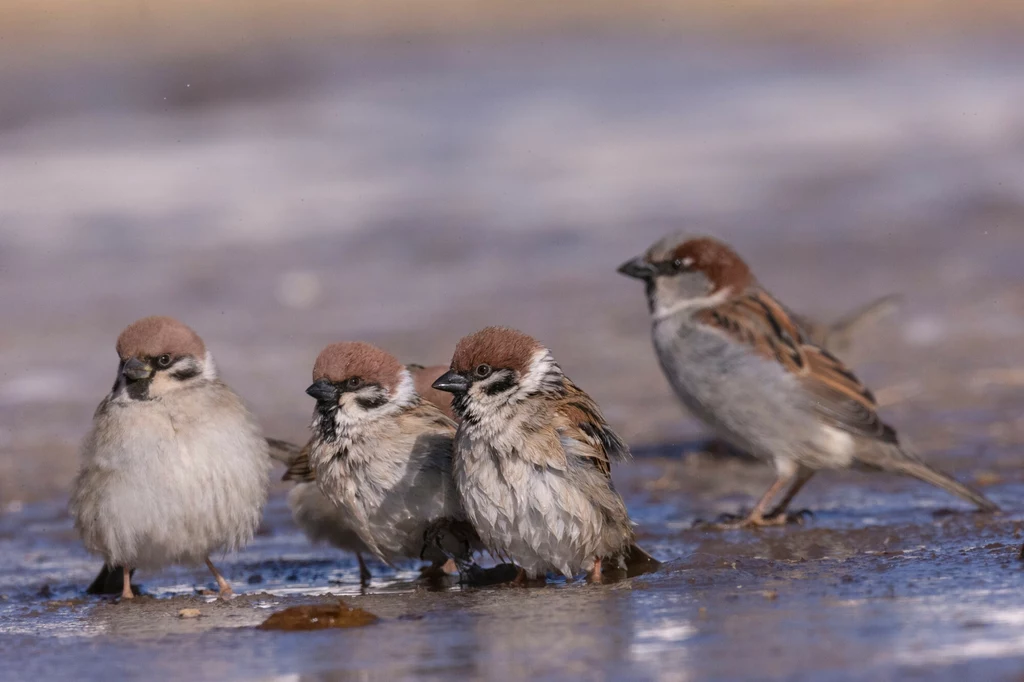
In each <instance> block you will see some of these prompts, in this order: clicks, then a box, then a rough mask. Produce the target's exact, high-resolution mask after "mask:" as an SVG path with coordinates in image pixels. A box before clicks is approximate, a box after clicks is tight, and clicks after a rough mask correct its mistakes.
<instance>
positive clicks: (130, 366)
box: [121, 358, 153, 381]
mask: <svg viewBox="0 0 1024 682" xmlns="http://www.w3.org/2000/svg"><path fill="white" fill-rule="evenodd" d="M121 374H123V375H125V376H126V377H128V378H129V379H131V380H132V381H138V380H140V379H148V378H150V377H151V376H153V368H152V367H150V366H149V365H148V364H146V363H145V362H143V361H142V360H139V359H138V358H128V362H126V363H124V367H122V368H121Z"/></svg>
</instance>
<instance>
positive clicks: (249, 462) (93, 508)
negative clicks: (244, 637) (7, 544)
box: [69, 317, 270, 599]
mask: <svg viewBox="0 0 1024 682" xmlns="http://www.w3.org/2000/svg"><path fill="white" fill-rule="evenodd" d="M117 354H118V357H119V358H120V365H119V366H118V372H117V378H116V380H115V382H114V386H113V388H112V389H111V391H110V394H109V395H108V396H107V397H106V398H104V400H103V401H102V402H101V403H100V405H99V407H98V408H97V410H96V414H95V415H94V416H93V425H92V429H91V430H90V432H89V434H88V435H87V436H86V438H85V440H84V442H83V444H82V457H83V464H82V467H81V469H80V471H79V473H78V476H77V478H76V479H75V482H74V486H73V488H72V491H71V501H70V505H69V509H70V512H71V515H72V517H73V518H74V520H75V527H76V528H77V529H78V532H79V534H80V535H81V537H82V541H83V542H84V543H85V546H86V548H87V549H88V550H89V551H91V552H94V553H96V554H100V555H102V556H103V558H104V559H105V561H106V566H107V567H120V568H121V569H122V581H123V586H122V595H121V596H122V597H123V598H125V599H130V598H132V597H133V596H134V595H133V593H132V589H131V585H130V576H131V569H134V568H143V569H150V568H153V569H156V568H160V567H163V566H167V565H169V564H198V563H202V562H205V563H206V565H207V567H208V568H209V569H210V571H211V572H212V573H213V575H214V577H215V578H216V580H217V584H218V586H219V588H220V594H221V596H227V595H230V594H231V586H230V585H229V584H228V582H227V581H226V580H225V579H224V577H223V576H222V575H221V574H220V572H219V571H218V570H217V569H216V567H215V566H214V565H213V563H212V562H211V561H210V555H211V554H212V553H214V552H216V551H219V550H224V551H233V550H235V549H238V548H239V547H242V546H244V545H245V544H246V543H247V542H248V541H249V540H250V539H251V538H252V536H253V533H254V532H255V531H256V527H257V526H258V525H259V522H260V514H261V510H262V507H263V503H264V501H265V500H266V495H267V483H268V476H269V472H270V460H269V458H268V456H267V443H266V441H265V440H264V439H263V437H262V436H261V435H260V430H259V427H258V426H257V424H256V421H255V419H254V418H253V416H252V415H251V414H250V413H249V411H248V410H247V409H246V407H245V405H244V404H243V403H242V401H241V399H240V398H239V397H238V396H237V395H235V393H234V392H232V391H231V389H230V388H228V387H227V386H226V385H225V384H223V383H222V382H221V381H220V380H219V379H218V378H217V370H216V367H215V366H214V363H213V359H212V357H211V356H210V354H209V352H207V350H206V346H205V344H204V343H203V340H202V339H201V338H199V335H197V334H196V333H195V332H194V331H192V329H190V328H189V327H187V326H185V325H184V324H182V323H181V322H178V321H177V320H174V319H171V318H169V317H147V318H143V319H141V320H138V321H137V322H134V323H132V324H131V325H129V326H128V327H127V328H126V329H125V330H124V331H123V332H122V333H121V335H120V336H119V337H118V339H117Z"/></svg>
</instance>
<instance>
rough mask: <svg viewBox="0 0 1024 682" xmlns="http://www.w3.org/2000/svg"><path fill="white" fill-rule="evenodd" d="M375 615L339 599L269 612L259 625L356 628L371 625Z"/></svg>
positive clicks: (266, 627)
mask: <svg viewBox="0 0 1024 682" xmlns="http://www.w3.org/2000/svg"><path fill="white" fill-rule="evenodd" d="M377 620H378V618H377V616H375V615H373V614H372V613H370V612H369V611H364V610H363V609H360V608H352V607H350V606H348V605H347V604H345V602H342V601H339V602H337V603H333V604H312V605H306V606H293V607H291V608H287V609H284V610H283V611H278V612H277V613H274V614H271V616H270V617H269V618H267V619H266V620H265V621H263V623H262V624H261V625H260V626H259V629H260V630H284V631H288V632H294V631H302V630H326V629H330V628H357V627H362V626H364V625H372V624H373V623H376V622H377Z"/></svg>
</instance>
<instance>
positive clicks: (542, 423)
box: [434, 327, 633, 582]
mask: <svg viewBox="0 0 1024 682" xmlns="http://www.w3.org/2000/svg"><path fill="white" fill-rule="evenodd" d="M434 388H436V389H438V390H440V391H447V392H450V393H453V394H454V395H455V398H454V400H453V401H452V407H453V409H454V410H455V414H456V415H457V416H458V417H459V419H460V420H461V421H460V423H459V429H458V434H457V436H456V440H455V465H454V471H455V483H456V485H457V486H458V489H459V494H460V497H461V499H462V503H463V506H464V507H465V510H466V513H467V515H468V517H469V520H470V521H471V522H472V524H473V526H474V527H475V528H476V529H477V532H478V533H479V534H480V537H481V539H482V540H483V542H484V545H485V546H486V547H487V548H488V549H489V550H490V551H491V552H492V553H494V554H497V555H499V556H506V557H508V558H509V559H511V560H512V561H513V562H514V563H516V564H517V565H518V566H519V567H520V574H519V577H518V580H517V582H522V581H523V580H524V579H526V578H538V577H543V576H544V575H545V574H546V573H547V572H549V571H554V572H558V573H561V574H563V575H565V576H566V577H568V578H571V577H573V576H574V575H576V574H577V573H578V572H580V571H581V570H586V571H588V572H589V577H590V578H591V579H592V580H600V577H601V562H602V560H604V559H610V558H613V557H615V558H617V557H620V556H622V555H623V553H625V552H628V551H629V550H630V549H631V545H632V542H633V528H632V524H631V522H630V520H629V514H628V513H627V512H626V505H625V504H624V503H623V501H622V497H620V496H619V494H618V493H617V492H616V491H615V486H614V485H613V484H612V479H611V460H613V459H619V460H624V459H628V458H629V456H630V454H629V448H628V447H627V446H626V444H625V443H624V442H622V440H621V439H620V438H619V437H618V436H617V435H616V434H615V432H613V431H612V430H611V428H610V427H609V426H608V424H607V423H605V421H604V417H603V416H602V415H601V411H600V409H599V408H598V406H597V404H595V403H594V401H593V400H592V399H591V398H590V397H589V396H588V395H587V394H586V393H584V392H583V391H581V390H580V389H579V388H577V387H576V385H575V384H573V383H572V381H571V380H570V379H569V378H568V377H566V376H565V375H564V374H562V370H561V368H560V367H559V366H558V363H556V362H555V359H554V358H553V357H552V356H551V352H550V351H549V350H548V349H547V348H545V347H544V346H542V345H540V344H539V343H538V342H537V341H535V340H534V339H532V338H530V337H529V336H527V335H526V334H523V333H521V332H518V331H515V330H513V329H508V328H503V327H488V328H486V329H483V330H481V331H479V332H477V333H475V334H472V335H470V336H467V337H465V338H463V339H462V340H460V341H459V343H458V345H457V346H456V349H455V355H454V356H453V358H452V364H451V370H450V371H449V372H447V373H446V374H445V375H444V376H442V377H440V378H439V379H438V380H437V381H436V382H434Z"/></svg>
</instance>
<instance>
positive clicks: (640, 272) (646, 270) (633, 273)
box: [619, 256, 658, 280]
mask: <svg viewBox="0 0 1024 682" xmlns="http://www.w3.org/2000/svg"><path fill="white" fill-rule="evenodd" d="M619 273H620V274H623V275H625V276H626V277H632V278H634V279H642V280H650V279H654V276H655V275H656V274H658V273H657V271H656V270H655V268H654V266H653V265H651V264H650V263H648V262H647V259H646V258H645V257H644V256H637V257H636V258H634V259H633V260H628V261H626V262H625V263H623V264H622V265H620V266H619Z"/></svg>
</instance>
